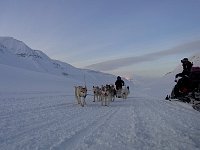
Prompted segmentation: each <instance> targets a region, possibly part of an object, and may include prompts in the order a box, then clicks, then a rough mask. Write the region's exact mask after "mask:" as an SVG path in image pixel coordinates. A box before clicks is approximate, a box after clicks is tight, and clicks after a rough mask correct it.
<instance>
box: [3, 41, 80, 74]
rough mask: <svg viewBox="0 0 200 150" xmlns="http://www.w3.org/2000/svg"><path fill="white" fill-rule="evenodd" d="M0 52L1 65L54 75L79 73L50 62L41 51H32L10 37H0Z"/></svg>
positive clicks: (74, 69) (58, 62) (70, 67)
mask: <svg viewBox="0 0 200 150" xmlns="http://www.w3.org/2000/svg"><path fill="white" fill-rule="evenodd" d="M0 51H1V52H0V63H1V64H5V65H10V66H14V67H18V68H24V69H27V70H32V71H37V72H45V73H50V74H56V75H69V74H70V73H73V72H81V71H80V69H78V68H75V67H73V66H71V65H70V64H67V63H63V62H60V61H57V60H52V59H51V58H49V57H48V56H47V55H46V54H44V53H43V52H42V51H40V50H33V49H31V48H29V47H28V46H27V45H26V44H25V43H23V42H22V41H18V40H16V39H14V38H12V37H0Z"/></svg>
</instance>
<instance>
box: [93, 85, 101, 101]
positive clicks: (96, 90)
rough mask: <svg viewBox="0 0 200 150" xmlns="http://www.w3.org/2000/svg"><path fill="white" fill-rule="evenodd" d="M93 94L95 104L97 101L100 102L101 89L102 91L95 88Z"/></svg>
mask: <svg viewBox="0 0 200 150" xmlns="http://www.w3.org/2000/svg"><path fill="white" fill-rule="evenodd" d="M93 94H94V99H93V102H95V100H97V101H100V97H101V89H100V87H98V86H93Z"/></svg>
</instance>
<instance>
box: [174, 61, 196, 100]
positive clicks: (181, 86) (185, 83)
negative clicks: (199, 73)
mask: <svg viewBox="0 0 200 150" xmlns="http://www.w3.org/2000/svg"><path fill="white" fill-rule="evenodd" d="M181 63H182V66H183V71H182V73H178V74H176V76H175V77H176V78H178V77H181V79H179V80H178V82H177V84H176V85H175V87H174V95H175V97H180V96H182V95H184V93H187V92H188V87H189V75H190V73H191V69H192V66H193V63H191V62H190V61H189V60H188V58H184V59H182V60H181ZM180 91H181V93H180Z"/></svg>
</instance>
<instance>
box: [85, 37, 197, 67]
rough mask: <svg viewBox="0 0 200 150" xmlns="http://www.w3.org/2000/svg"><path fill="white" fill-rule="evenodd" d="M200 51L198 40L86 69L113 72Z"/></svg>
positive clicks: (97, 64) (94, 65)
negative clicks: (125, 67) (171, 56)
mask: <svg viewBox="0 0 200 150" xmlns="http://www.w3.org/2000/svg"><path fill="white" fill-rule="evenodd" d="M199 50H200V40H197V41H193V42H190V43H185V44H182V45H179V46H176V47H173V48H171V49H167V50H163V51H159V52H154V53H149V54H145V55H141V56H132V57H126V58H120V59H115V60H109V61H104V62H100V63H96V64H92V65H89V66H86V67H85V68H88V69H93V70H99V71H111V70H115V69H118V68H121V67H124V66H129V65H132V64H137V63H142V62H149V61H154V60H157V59H160V58H162V57H166V56H170V55H176V54H183V53H188V52H199Z"/></svg>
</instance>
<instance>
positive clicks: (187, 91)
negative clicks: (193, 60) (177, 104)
mask: <svg viewBox="0 0 200 150" xmlns="http://www.w3.org/2000/svg"><path fill="white" fill-rule="evenodd" d="M175 82H177V83H176V85H175V86H174V88H173V90H172V92H171V99H178V100H180V101H183V102H188V103H193V104H194V102H195V103H200V67H192V69H191V73H190V75H189V76H183V77H182V78H180V79H179V80H178V81H177V80H175ZM169 97H170V96H167V97H166V99H168V100H169ZM196 101H197V102H196Z"/></svg>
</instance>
